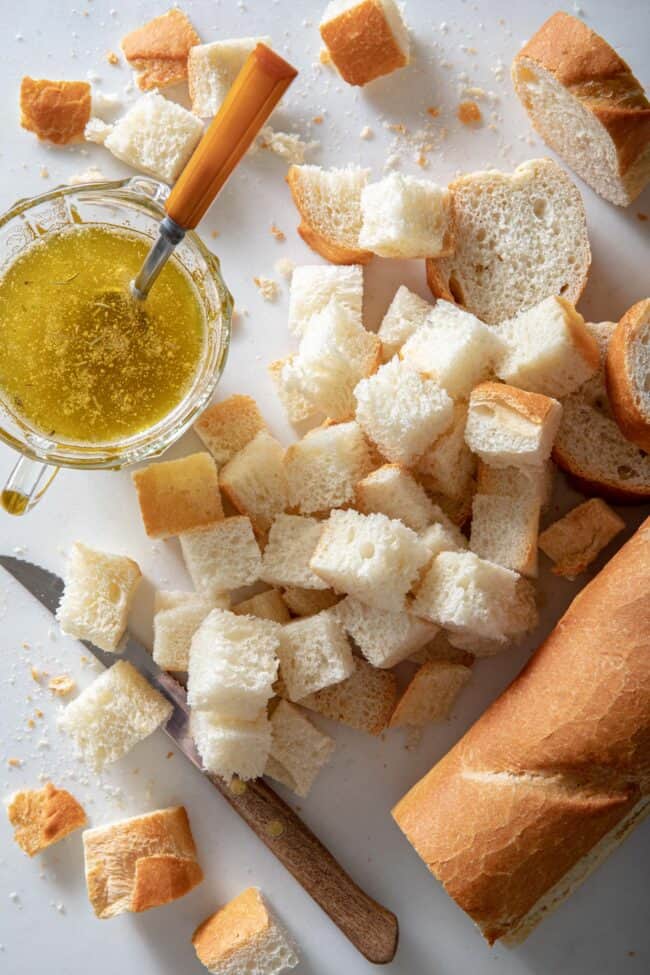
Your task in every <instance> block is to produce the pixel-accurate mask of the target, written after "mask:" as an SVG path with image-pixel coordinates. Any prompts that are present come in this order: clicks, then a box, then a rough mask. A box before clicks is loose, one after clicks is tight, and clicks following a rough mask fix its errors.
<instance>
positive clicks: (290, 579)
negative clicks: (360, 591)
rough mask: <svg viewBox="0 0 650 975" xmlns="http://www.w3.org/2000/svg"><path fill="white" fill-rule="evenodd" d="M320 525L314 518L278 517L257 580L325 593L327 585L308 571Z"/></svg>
mask: <svg viewBox="0 0 650 975" xmlns="http://www.w3.org/2000/svg"><path fill="white" fill-rule="evenodd" d="M322 530H323V524H322V522H320V521H317V520H316V518H303V517H301V516H300V515H278V516H277V518H276V519H275V521H274V522H273V524H272V525H271V531H270V532H269V540H268V542H267V545H266V548H265V549H264V555H263V557H262V572H261V574H260V578H261V579H262V581H263V582H267V583H268V584H269V585H270V586H301V587H302V588H303V589H327V583H326V582H323V580H322V579H321V578H319V576H317V575H315V574H314V573H313V572H312V571H311V569H310V568H309V561H310V559H311V557H312V555H313V554H314V551H315V549H316V545H317V544H318V539H319V538H320V534H321V531H322Z"/></svg>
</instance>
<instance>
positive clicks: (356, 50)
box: [320, 0, 409, 85]
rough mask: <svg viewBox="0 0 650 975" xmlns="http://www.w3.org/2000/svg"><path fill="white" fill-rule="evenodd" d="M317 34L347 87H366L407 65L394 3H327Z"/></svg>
mask: <svg viewBox="0 0 650 975" xmlns="http://www.w3.org/2000/svg"><path fill="white" fill-rule="evenodd" d="M320 34H321V37H322V38H323V41H324V42H325V44H326V45H327V50H328V51H329V54H330V57H331V59H332V61H333V62H334V64H335V65H336V67H337V69H338V71H339V74H340V75H341V77H342V78H343V80H344V81H347V83H348V84H349V85H367V84H368V82H369V81H373V80H374V79H375V78H379V77H381V76H382V75H386V74H391V72H393V71H396V70H397V69H398V68H403V67H404V66H405V65H407V64H408V63H409V36H408V30H407V27H406V24H405V23H404V19H403V16H402V12H401V10H400V7H399V6H398V4H397V3H395V0H331V2H330V3H328V5H327V7H326V8H325V13H324V14H323V18H322V20H321V22H320Z"/></svg>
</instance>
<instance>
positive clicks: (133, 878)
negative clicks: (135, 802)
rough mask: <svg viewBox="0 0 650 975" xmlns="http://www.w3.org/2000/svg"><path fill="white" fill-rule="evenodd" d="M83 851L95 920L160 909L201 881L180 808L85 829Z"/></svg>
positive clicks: (181, 808) (188, 832)
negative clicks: (153, 908) (96, 918)
mask: <svg viewBox="0 0 650 975" xmlns="http://www.w3.org/2000/svg"><path fill="white" fill-rule="evenodd" d="M83 845H84V861H85V870H86V884H87V887H88V897H89V899H90V903H91V905H92V908H93V911H94V912H95V914H96V916H97V917H99V918H109V917H117V916H118V915H119V914H124V913H125V912H127V911H131V912H133V913H140V912H141V911H148V910H149V909H150V908H152V907H161V906H162V905H163V904H169V903H170V902H171V901H174V900H177V899H178V898H179V897H184V896H185V894H189V892H190V891H191V890H193V888H194V887H196V886H197V884H200V883H201V881H202V880H203V871H202V870H201V866H200V864H199V862H198V860H197V854H196V846H195V844H194V837H193V836H192V830H191V829H190V823H189V820H188V818H187V813H186V811H185V809H184V807H183V806H172V807H171V808H169V809H157V810H156V811H155V812H150V813H145V815H144V816H132V817H131V818H130V819H123V820H121V821H120V822H118V823H109V824H108V825H107V826H97V827H95V829H87V830H86V831H85V832H84V834H83Z"/></svg>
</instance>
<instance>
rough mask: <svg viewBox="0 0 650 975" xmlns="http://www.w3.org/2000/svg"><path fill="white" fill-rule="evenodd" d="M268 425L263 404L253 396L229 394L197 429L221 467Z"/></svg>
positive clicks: (203, 416) (204, 418)
mask: <svg viewBox="0 0 650 975" xmlns="http://www.w3.org/2000/svg"><path fill="white" fill-rule="evenodd" d="M265 429H266V424H265V423H264V418H263V417H262V414H261V413H260V411H259V407H258V405H257V403H256V402H255V400H254V399H253V398H252V397H251V396H239V395H235V396H229V397H228V399H224V400H222V401H221V402H220V403H213V404H212V406H209V407H208V408H207V410H205V412H204V413H202V414H201V416H200V417H199V419H198V420H197V421H196V423H195V424H194V432H195V433H196V434H197V435H198V436H199V437H200V438H201V440H202V441H203V443H204V445H205V447H206V448H207V449H208V450H209V451H210V453H211V454H212V456H213V457H214V459H215V461H216V463H217V465H218V466H219V467H221V466H223V465H224V464H227V463H228V461H229V460H230V459H231V457H234V455H235V454H236V453H238V451H240V450H242V449H243V448H244V447H245V446H246V444H248V443H250V442H251V440H252V439H253V437H255V436H257V434H258V433H259V432H260V430H265Z"/></svg>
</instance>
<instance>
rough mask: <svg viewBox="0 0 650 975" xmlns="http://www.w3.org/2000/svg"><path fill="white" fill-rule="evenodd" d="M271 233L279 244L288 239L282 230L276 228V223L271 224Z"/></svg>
mask: <svg viewBox="0 0 650 975" xmlns="http://www.w3.org/2000/svg"><path fill="white" fill-rule="evenodd" d="M271 233H272V234H273V236H274V237H275V239H276V240H277V241H278V242H281V241H283V240H286V239H287V238H286V236H285V235H284V234H283V232H282V231H281V230H280V228H279V227H278V226H276V225H275V224H274V223H272V224H271Z"/></svg>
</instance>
